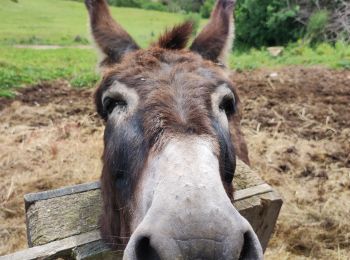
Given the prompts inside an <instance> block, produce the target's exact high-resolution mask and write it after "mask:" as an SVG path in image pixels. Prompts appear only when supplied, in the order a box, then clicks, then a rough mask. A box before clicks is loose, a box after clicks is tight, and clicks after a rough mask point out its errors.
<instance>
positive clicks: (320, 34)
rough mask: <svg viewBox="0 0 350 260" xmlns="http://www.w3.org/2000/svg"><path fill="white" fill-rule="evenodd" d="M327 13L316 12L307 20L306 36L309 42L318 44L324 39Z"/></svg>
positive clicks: (323, 11)
mask: <svg viewBox="0 0 350 260" xmlns="http://www.w3.org/2000/svg"><path fill="white" fill-rule="evenodd" d="M328 19H329V15H328V11H326V10H319V11H316V12H315V13H314V14H312V16H311V17H310V19H309V22H308V24H307V29H306V32H307V33H306V35H307V38H309V40H311V42H320V41H322V40H324V39H325V29H326V26H327V24H328Z"/></svg>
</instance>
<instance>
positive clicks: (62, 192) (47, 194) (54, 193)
mask: <svg viewBox="0 0 350 260" xmlns="http://www.w3.org/2000/svg"><path fill="white" fill-rule="evenodd" d="M99 188H100V182H92V183H84V184H80V185H75V186H70V187H64V188H61V189H56V190H49V191H43V192H37V193H29V194H26V195H24V203H25V209H26V211H27V209H28V207H29V206H30V205H31V204H33V203H34V202H37V201H39V200H48V199H52V198H58V197H62V196H66V195H71V194H77V193H81V192H85V191H90V190H96V189H99Z"/></svg>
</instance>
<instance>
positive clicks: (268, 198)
mask: <svg viewBox="0 0 350 260" xmlns="http://www.w3.org/2000/svg"><path fill="white" fill-rule="evenodd" d="M282 203H283V201H282V198H281V197H280V196H279V194H278V193H276V192H275V191H270V192H267V193H262V194H258V195H255V196H250V197H247V198H245V199H241V200H237V201H235V202H234V203H233V204H234V205H235V207H236V208H237V209H238V211H239V212H240V213H241V215H242V216H243V217H245V218H246V219H247V220H248V221H249V223H250V224H251V225H252V227H253V229H254V231H255V233H256V234H257V236H258V238H259V240H260V243H261V246H262V248H263V250H264V251H265V250H266V248H267V245H268V242H269V240H270V237H271V235H272V233H273V230H274V227H275V225H276V222H277V218H278V215H279V212H280V209H281V207H282Z"/></svg>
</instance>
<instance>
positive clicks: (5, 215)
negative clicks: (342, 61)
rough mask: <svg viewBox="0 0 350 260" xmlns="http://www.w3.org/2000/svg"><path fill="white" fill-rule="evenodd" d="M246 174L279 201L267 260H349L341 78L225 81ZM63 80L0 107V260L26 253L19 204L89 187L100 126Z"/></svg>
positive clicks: (346, 129) (309, 75) (82, 93)
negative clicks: (249, 169) (33, 196)
mask: <svg viewBox="0 0 350 260" xmlns="http://www.w3.org/2000/svg"><path fill="white" fill-rule="evenodd" d="M233 79H234V81H235V82H236V84H237V85H238V86H239V89H240V94H241V95H240V96H241V98H242V100H243V104H244V110H243V120H242V125H243V129H244V132H245V134H246V139H247V142H248V145H249V149H250V157H251V160H252V166H253V167H254V168H256V169H257V170H258V172H260V173H261V175H262V176H263V178H264V179H265V180H266V181H267V182H268V183H270V184H271V185H272V186H274V188H276V189H277V190H279V192H280V193H281V194H282V196H283V197H284V205H283V208H282V211H281V215H280V217H279V219H278V223H277V226H276V231H275V234H274V237H273V238H272V240H271V241H270V245H269V248H268V250H267V252H266V259H304V258H307V257H311V258H314V259H344V260H345V259H349V258H350V222H349V215H350V199H349V198H350V142H349V140H350V107H349V105H348V104H349V100H350V71H333V70H327V69H322V68H312V69H305V68H300V67H291V68H284V69H280V70H257V71H251V72H243V73H234V75H233ZM92 93H93V91H92V90H77V89H72V88H71V87H70V86H69V85H68V83H67V82H66V81H57V82H54V83H51V84H42V85H37V86H35V87H32V88H25V89H22V90H21V91H20V95H18V96H17V97H16V99H15V100H4V99H0V104H1V106H0V143H1V150H0V223H1V224H0V255H1V254H5V253H9V252H13V251H15V250H18V249H20V248H24V247H26V231H25V217H24V205H23V195H24V194H26V193H29V192H37V191H43V190H48V189H53V188H58V187H62V186H65V185H72V184H78V183H84V182H89V181H93V180H97V179H98V178H99V175H100V171H101V163H100V156H101V152H102V135H103V124H102V122H101V121H100V120H99V119H98V117H97V116H96V113H95V111H94V106H93V103H92Z"/></svg>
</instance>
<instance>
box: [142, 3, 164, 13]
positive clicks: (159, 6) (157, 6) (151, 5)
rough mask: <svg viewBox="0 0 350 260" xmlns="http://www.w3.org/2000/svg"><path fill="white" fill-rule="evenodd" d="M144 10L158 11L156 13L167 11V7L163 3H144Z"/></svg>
mask: <svg viewBox="0 0 350 260" xmlns="http://www.w3.org/2000/svg"><path fill="white" fill-rule="evenodd" d="M141 8H142V9H146V10H156V11H163V12H164V11H167V7H166V6H165V5H163V4H161V3H157V2H144V3H142V4H141Z"/></svg>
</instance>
